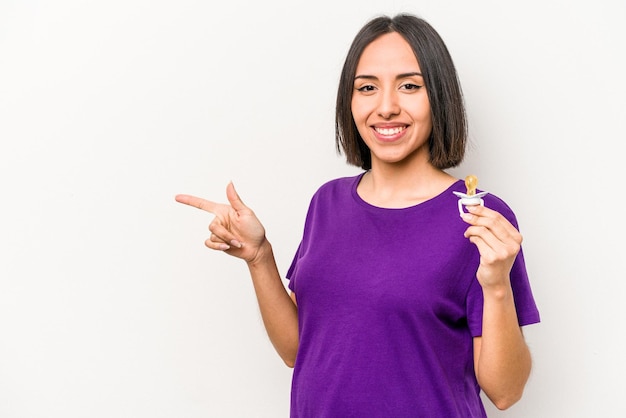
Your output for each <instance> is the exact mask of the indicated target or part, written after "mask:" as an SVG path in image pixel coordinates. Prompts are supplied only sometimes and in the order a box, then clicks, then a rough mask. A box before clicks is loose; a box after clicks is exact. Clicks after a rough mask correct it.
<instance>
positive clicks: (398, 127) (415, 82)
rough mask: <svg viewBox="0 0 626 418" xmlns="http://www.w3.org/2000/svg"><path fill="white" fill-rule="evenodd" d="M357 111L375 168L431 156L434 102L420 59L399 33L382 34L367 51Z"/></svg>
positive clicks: (359, 71) (358, 79) (359, 73)
mask: <svg viewBox="0 0 626 418" xmlns="http://www.w3.org/2000/svg"><path fill="white" fill-rule="evenodd" d="M352 115H353V117H354V122H355V124H356V126H357V129H358V130H359V133H360V134H361V137H362V138H363V140H364V141H365V143H366V144H367V146H368V147H369V149H370V151H371V154H372V168H375V167H377V166H380V165H381V164H396V163H407V162H412V161H417V160H421V161H428V159H429V150H428V137H429V136H430V132H431V130H432V122H431V112H430V102H429V100H428V94H427V93H426V88H425V87H424V79H423V77H422V75H421V70H420V67H419V64H418V62H417V58H415V54H414V53H413V50H412V49H411V46H410V45H409V44H408V42H407V41H406V40H405V39H404V38H403V37H402V36H401V35H400V34H398V33H396V32H392V33H388V34H385V35H382V36H381V37H379V38H377V39H376V40H374V41H373V42H372V43H371V44H369V45H368V46H367V47H366V48H365V49H364V50H363V54H362V55H361V58H360V60H359V63H358V65H357V68H356V74H355V77H354V92H353V96H352Z"/></svg>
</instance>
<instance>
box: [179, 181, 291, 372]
mask: <svg viewBox="0 0 626 418" xmlns="http://www.w3.org/2000/svg"><path fill="white" fill-rule="evenodd" d="M226 196H227V198H228V201H229V203H230V205H225V204H220V203H215V202H212V201H209V200H205V199H202V198H199V197H195V196H190V195H177V196H176V201H177V202H180V203H183V204H186V205H189V206H193V207H196V208H198V209H202V210H204V211H206V212H209V213H212V214H213V215H215V218H214V219H213V221H212V222H211V224H210V225H209V230H210V231H211V236H210V238H209V239H207V240H206V241H205V245H206V246H207V247H209V248H211V249H213V250H218V251H224V252H226V253H227V254H230V255H232V256H234V257H237V258H241V259H243V260H244V261H246V263H247V265H248V269H249V271H250V276H251V277H252V283H253V285H254V290H255V293H256V296H257V300H258V303H259V308H260V311H261V317H262V318H263V323H264V325H265V329H266V330H267V334H268V336H269V338H270V341H271V342H272V344H273V345H274V348H275V349H276V351H277V352H278V355H279V356H280V357H281V358H282V359H283V361H284V362H285V364H287V365H288V366H289V367H293V365H294V363H295V358H296V352H297V351H298V309H297V307H296V304H295V299H293V298H292V297H290V295H289V293H288V292H287V289H285V286H284V285H283V283H282V280H281V278H280V274H279V272H278V268H277V267H276V260H275V258H274V253H273V251H272V246H271V244H270V242H269V241H268V240H267V238H266V236H265V229H264V228H263V225H262V224H261V222H260V221H259V220H258V218H257V217H256V215H255V214H254V212H253V211H252V210H251V209H250V208H248V207H247V206H246V205H244V203H243V202H242V201H241V199H240V198H239V196H238V195H237V192H236V191H235V187H234V186H233V184H232V183H229V184H228V187H227V188H226Z"/></svg>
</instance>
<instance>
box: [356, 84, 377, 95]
mask: <svg viewBox="0 0 626 418" xmlns="http://www.w3.org/2000/svg"><path fill="white" fill-rule="evenodd" d="M357 91H360V92H363V93H367V92H370V91H374V86H370V85H365V86H361V87H357Z"/></svg>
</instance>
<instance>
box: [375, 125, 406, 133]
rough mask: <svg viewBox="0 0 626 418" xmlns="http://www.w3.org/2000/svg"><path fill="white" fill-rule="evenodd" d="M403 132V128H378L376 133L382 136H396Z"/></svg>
mask: <svg viewBox="0 0 626 418" xmlns="http://www.w3.org/2000/svg"><path fill="white" fill-rule="evenodd" d="M403 130H404V128H402V127H397V128H392V129H387V128H376V132H378V133H379V134H381V135H395V134H399V133H400V132H402V131H403Z"/></svg>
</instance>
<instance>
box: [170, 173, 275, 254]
mask: <svg viewBox="0 0 626 418" xmlns="http://www.w3.org/2000/svg"><path fill="white" fill-rule="evenodd" d="M226 197H227V198H228V202H229V203H230V204H229V205H227V204H221V203H216V202H212V201H210V200H206V199H202V198H199V197H196V196H191V195H185V194H179V195H177V196H176V201H177V202H179V203H183V204H185V205H189V206H193V207H195V208H198V209H201V210H204V211H206V212H209V213H212V214H213V215H215V218H214V219H213V221H212V222H211V224H210V225H209V231H211V236H210V237H209V239H207V240H206V241H205V243H204V244H205V245H206V246H207V247H209V248H211V249H213V250H218V251H224V252H226V253H228V254H230V255H232V256H234V257H238V258H241V259H243V260H245V261H246V262H248V263H252V262H254V261H255V260H256V259H257V257H259V255H260V250H261V247H262V246H263V244H265V243H267V240H266V238H265V228H263V225H262V224H261V222H260V221H259V219H258V218H257V217H256V215H255V214H254V212H253V211H252V209H250V208H249V207H247V206H246V205H244V203H243V202H242V201H241V198H240V197H239V195H238V194H237V192H236V191H235V186H233V184H232V182H231V183H228V186H227V187H226Z"/></svg>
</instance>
